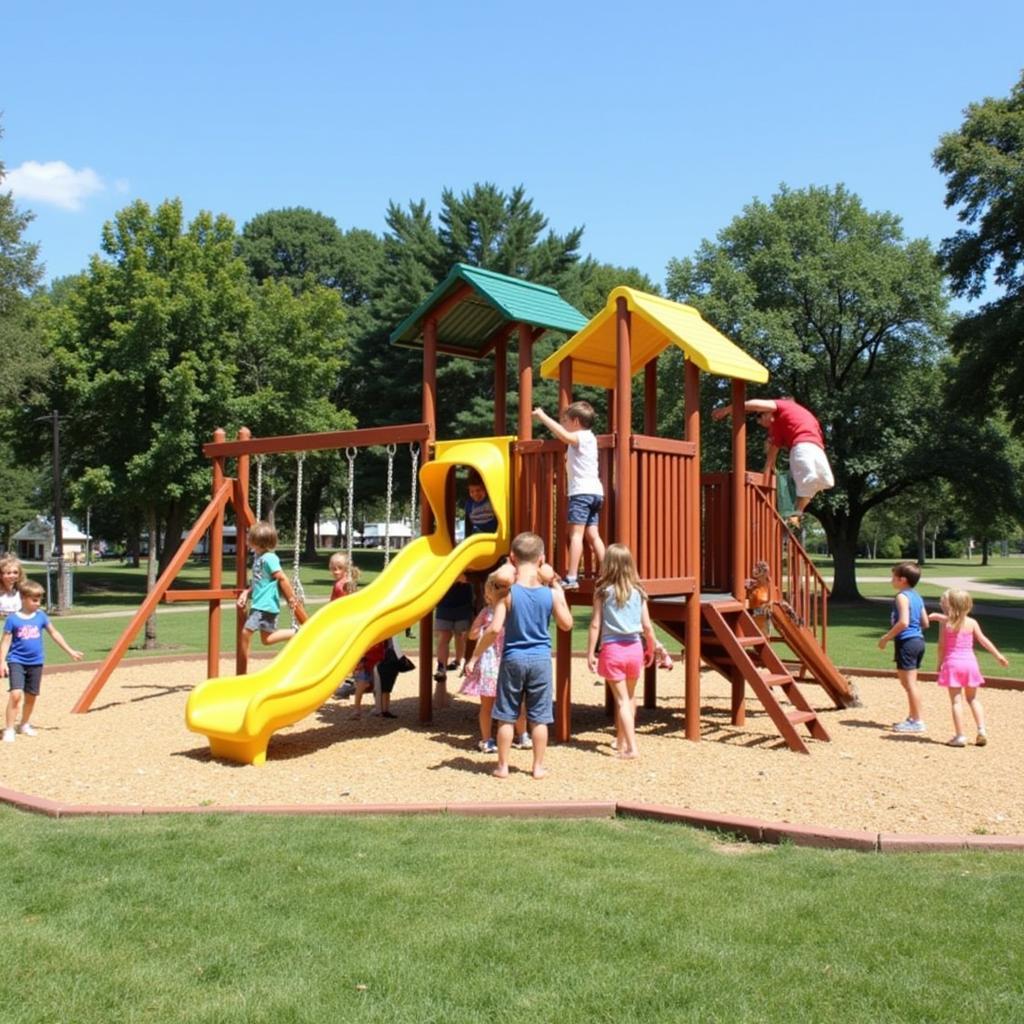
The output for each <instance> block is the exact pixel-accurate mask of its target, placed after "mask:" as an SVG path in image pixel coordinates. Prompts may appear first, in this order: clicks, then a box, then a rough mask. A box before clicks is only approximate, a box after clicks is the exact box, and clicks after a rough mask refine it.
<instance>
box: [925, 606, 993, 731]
mask: <svg viewBox="0 0 1024 1024" xmlns="http://www.w3.org/2000/svg"><path fill="white" fill-rule="evenodd" d="M973 607H974V599H973V598H972V597H971V595H970V594H968V593H967V591H966V590H947V591H946V592H945V593H944V594H943V595H942V612H940V613H936V614H935V615H932V616H931V618H932V619H934V620H935V621H936V622H941V623H943V626H942V629H941V632H940V635H939V686H945V687H948V689H949V702H950V707H951V710H952V712H953V738H952V739H951V740H950V741H949V742H948V743H947V746H950V747H966V746H967V736H966V735H965V733H964V708H963V699H964V697H966V699H967V706H968V707H969V708H970V709H971V714H972V715H973V716H974V724H975V725H976V726H977V728H978V738H977V739H976V740H975V743H976V744H977V745H978V746H979V747H983V746H985V744H986V743H988V735H987V733H986V732H985V712H984V709H983V708H982V706H981V701H980V700H978V688H979V687H981V686H984V685H985V679H984V677H983V676H982V674H981V669H980V668H978V659H977V657H976V656H975V654H974V642H975V640H977V642H978V643H979V644H980V645H981V646H982V647H984V648H985V650H986V651H988V652H989V654H991V655H992V657H993V658H995V659H996V661H998V662H999V664H1000V665H1002V666H1003V668H1006V666H1007V665H1008V664H1009V662H1008V661H1007V660H1006V658H1004V657H1003V655H1002V654H1001V653H1000V651H999V648H998V647H996V645H995V644H994V643H992V641H991V640H989V638H988V637H987V636H985V634H984V633H983V632H982V631H981V626H979V625H978V620H977V619H972V618H971V616H970V615H969V614H968V613H969V612H970V610H971V608H973Z"/></svg>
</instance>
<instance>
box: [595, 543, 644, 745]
mask: <svg viewBox="0 0 1024 1024" xmlns="http://www.w3.org/2000/svg"><path fill="white" fill-rule="evenodd" d="M598 641H600V644H601V654H600V657H598V654H597V645H598ZM654 644H655V640H654V628H653V627H652V626H651V617H650V614H649V613H648V610H647V595H646V594H645V593H644V592H643V590H642V589H641V588H640V580H639V577H638V576H637V571H636V562H634V561H633V554H632V552H631V551H630V550H629V548H627V547H626V545H625V544H612V545H610V546H609V547H608V550H607V551H606V552H605V556H604V561H603V562H602V563H601V575H600V576H599V577H598V580H597V582H596V583H595V584H594V614H593V615H592V616H591V619H590V633H589V636H588V643H587V665H588V666H589V668H590V671H591V672H597V673H598V674H599V675H601V676H603V677H604V679H605V682H606V683H607V684H608V688H609V689H610V690H611V692H612V696H613V697H614V698H615V749H616V752H617V756H618V757H620V758H623V759H632V758H635V757H636V756H637V749H636V723H635V715H634V711H633V699H634V695H635V693H636V684H637V683H638V682H639V680H640V674H641V672H642V671H643V667H644V665H649V664H650V663H651V661H652V659H653V658H654Z"/></svg>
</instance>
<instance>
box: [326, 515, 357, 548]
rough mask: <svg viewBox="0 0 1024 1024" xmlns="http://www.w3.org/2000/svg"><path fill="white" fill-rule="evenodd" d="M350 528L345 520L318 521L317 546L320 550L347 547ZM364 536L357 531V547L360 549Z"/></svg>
mask: <svg viewBox="0 0 1024 1024" xmlns="http://www.w3.org/2000/svg"><path fill="white" fill-rule="evenodd" d="M347 533H348V527H347V526H346V524H345V520H344V519H341V520H338V519H318V520H317V521H316V546H317V547H318V548H328V549H331V548H343V547H345V546H346V543H347V541H346V536H347ZM362 538H363V535H362V534H361V533H360V532H359V531H358V530H356V532H355V546H356V547H359V545H360V543H361V542H362Z"/></svg>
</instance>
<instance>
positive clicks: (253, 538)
mask: <svg viewBox="0 0 1024 1024" xmlns="http://www.w3.org/2000/svg"><path fill="white" fill-rule="evenodd" d="M247 536H248V539H249V543H250V544H251V545H252V546H253V547H254V548H258V549H259V550H260V551H273V550H274V548H276V547H277V530H275V529H274V527H273V526H271V525H270V523H268V522H266V520H263V519H261V520H260V521H259V522H258V523H253V525H252V526H250V527H249V533H248V534H247Z"/></svg>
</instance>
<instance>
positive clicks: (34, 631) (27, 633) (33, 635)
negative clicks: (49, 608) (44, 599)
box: [4, 611, 50, 665]
mask: <svg viewBox="0 0 1024 1024" xmlns="http://www.w3.org/2000/svg"><path fill="white" fill-rule="evenodd" d="M49 624H50V617H49V616H48V615H47V614H46V612H44V611H35V612H33V613H32V614H31V615H25V614H24V613H23V612H12V613H11V614H10V615H8V616H7V618H6V619H4V632H5V633H10V634H11V649H10V650H9V651H8V652H7V660H8V661H13V662H15V663H16V664H18V665H42V664H43V662H44V661H45V660H46V657H45V652H44V650H43V631H44V630H45V629H46V627H47V626H48V625H49Z"/></svg>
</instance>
